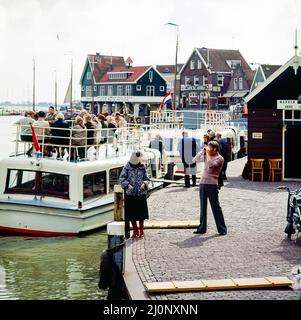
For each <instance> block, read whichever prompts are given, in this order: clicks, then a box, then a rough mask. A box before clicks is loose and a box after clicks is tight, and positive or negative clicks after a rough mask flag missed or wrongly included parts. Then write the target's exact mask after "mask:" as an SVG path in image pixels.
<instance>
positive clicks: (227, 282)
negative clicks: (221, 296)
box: [202, 279, 236, 290]
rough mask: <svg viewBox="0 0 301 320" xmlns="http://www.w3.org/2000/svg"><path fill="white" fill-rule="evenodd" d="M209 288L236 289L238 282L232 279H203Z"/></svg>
mask: <svg viewBox="0 0 301 320" xmlns="http://www.w3.org/2000/svg"><path fill="white" fill-rule="evenodd" d="M202 282H203V283H204V284H205V287H206V289H207V290H223V289H234V288H235V287H236V284H235V283H234V282H233V281H232V280H231V279H219V280H202Z"/></svg>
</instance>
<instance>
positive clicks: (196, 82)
mask: <svg viewBox="0 0 301 320" xmlns="http://www.w3.org/2000/svg"><path fill="white" fill-rule="evenodd" d="M193 83H194V85H195V86H198V85H199V83H200V82H199V77H198V76H194V77H193Z"/></svg>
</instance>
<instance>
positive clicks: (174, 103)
mask: <svg viewBox="0 0 301 320" xmlns="http://www.w3.org/2000/svg"><path fill="white" fill-rule="evenodd" d="M165 25H166V26H167V25H168V26H173V27H176V30H177V40H176V59H175V79H174V89H173V109H174V111H175V110H176V96H177V71H178V45H179V25H178V24H176V23H172V22H168V23H166V24H165Z"/></svg>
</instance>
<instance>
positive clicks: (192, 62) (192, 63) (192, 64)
mask: <svg viewBox="0 0 301 320" xmlns="http://www.w3.org/2000/svg"><path fill="white" fill-rule="evenodd" d="M194 65H195V63H194V60H190V70H194Z"/></svg>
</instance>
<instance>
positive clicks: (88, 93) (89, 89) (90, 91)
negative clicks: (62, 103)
mask: <svg viewBox="0 0 301 320" xmlns="http://www.w3.org/2000/svg"><path fill="white" fill-rule="evenodd" d="M91 89H92V88H91V86H86V96H87V97H89V96H92V90H91Z"/></svg>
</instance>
